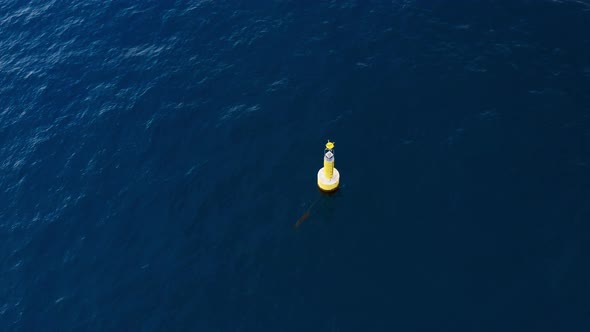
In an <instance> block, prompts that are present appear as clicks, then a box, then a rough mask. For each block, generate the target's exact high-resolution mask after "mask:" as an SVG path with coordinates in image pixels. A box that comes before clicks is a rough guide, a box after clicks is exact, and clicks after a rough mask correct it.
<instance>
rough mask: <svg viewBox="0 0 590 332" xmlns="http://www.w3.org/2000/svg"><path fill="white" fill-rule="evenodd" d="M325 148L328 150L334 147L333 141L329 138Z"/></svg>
mask: <svg viewBox="0 0 590 332" xmlns="http://www.w3.org/2000/svg"><path fill="white" fill-rule="evenodd" d="M326 149H328V150H332V149H334V142H330V140H328V143H326Z"/></svg>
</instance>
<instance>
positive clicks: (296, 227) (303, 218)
mask: <svg viewBox="0 0 590 332" xmlns="http://www.w3.org/2000/svg"><path fill="white" fill-rule="evenodd" d="M323 197H324V196H320V197H318V198H317V199H316V200H315V201H314V202H313V203H311V205H310V206H309V208H307V210H305V212H304V213H303V215H302V216H301V217H300V218H299V219H297V222H296V223H295V226H294V227H293V228H295V230H297V229H298V228H299V226H300V225H301V224H302V223H303V222H304V221H305V220H307V218H309V216H310V215H311V209H313V207H314V205H316V204H317V202H319V201H320V200H321V199H322V198H323Z"/></svg>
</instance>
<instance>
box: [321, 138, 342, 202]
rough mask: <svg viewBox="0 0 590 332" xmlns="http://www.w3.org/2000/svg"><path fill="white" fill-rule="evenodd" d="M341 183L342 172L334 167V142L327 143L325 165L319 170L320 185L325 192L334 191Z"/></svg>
mask: <svg viewBox="0 0 590 332" xmlns="http://www.w3.org/2000/svg"><path fill="white" fill-rule="evenodd" d="M339 184H340V173H339V172H338V170H337V169H336V168H335V167H334V142H330V140H328V143H326V149H324V167H322V168H320V170H319V171H318V187H320V190H322V191H325V192H333V191H336V190H337V189H338V185H339Z"/></svg>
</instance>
